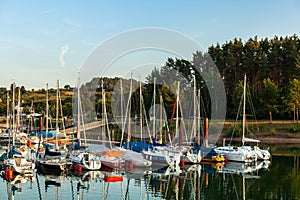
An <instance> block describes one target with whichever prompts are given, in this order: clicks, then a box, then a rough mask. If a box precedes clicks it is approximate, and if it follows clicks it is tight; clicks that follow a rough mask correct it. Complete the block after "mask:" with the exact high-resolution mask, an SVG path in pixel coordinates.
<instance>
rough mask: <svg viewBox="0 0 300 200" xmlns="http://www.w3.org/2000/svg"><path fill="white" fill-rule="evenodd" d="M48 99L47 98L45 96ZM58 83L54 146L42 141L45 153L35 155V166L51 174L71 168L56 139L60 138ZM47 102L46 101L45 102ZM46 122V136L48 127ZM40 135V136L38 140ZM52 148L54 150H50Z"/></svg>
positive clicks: (70, 163) (64, 151) (63, 150)
mask: <svg viewBox="0 0 300 200" xmlns="http://www.w3.org/2000/svg"><path fill="white" fill-rule="evenodd" d="M47 99H48V96H47ZM59 99H60V94H59V81H57V92H56V131H55V132H54V136H53V137H54V143H55V144H54V146H53V144H51V143H47V142H49V140H44V146H45V151H44V152H38V153H37V159H36V164H37V166H38V167H39V168H40V169H42V170H43V171H52V172H57V171H58V172H62V171H65V170H69V169H70V168H71V166H72V162H70V161H69V159H67V157H66V156H67V153H66V149H64V148H63V149H59V147H60V146H59V144H58V138H60V135H61V133H60V132H59V127H58V115H59ZM46 101H47V100H46ZM47 103H48V102H46V104H47ZM46 107H47V108H46V110H47V111H46V112H48V106H46ZM46 120H47V121H48V115H47V116H46ZM47 121H46V134H47V133H48V132H47V129H48V126H47V124H48V123H47ZM40 133H42V122H41V123H40ZM41 138H42V135H41V134H40V139H41ZM51 147H54V149H50V148H51Z"/></svg>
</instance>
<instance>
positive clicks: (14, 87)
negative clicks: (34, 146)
mask: <svg viewBox="0 0 300 200" xmlns="http://www.w3.org/2000/svg"><path fill="white" fill-rule="evenodd" d="M15 90H16V83H15V82H13V101H12V111H13V112H12V113H13V116H12V121H13V128H12V137H13V139H12V145H13V146H15V134H16V125H15Z"/></svg>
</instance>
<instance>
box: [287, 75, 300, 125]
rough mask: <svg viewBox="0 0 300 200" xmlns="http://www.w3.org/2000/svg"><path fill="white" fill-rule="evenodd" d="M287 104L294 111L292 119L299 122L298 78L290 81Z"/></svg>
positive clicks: (299, 81) (299, 83)
mask: <svg viewBox="0 0 300 200" xmlns="http://www.w3.org/2000/svg"><path fill="white" fill-rule="evenodd" d="M288 105H289V106H290V107H291V109H292V110H293V111H294V120H296V121H297V123H298V122H299V112H298V111H299V107H300V80H299V79H293V80H292V82H291V87H290V93H289V98H288Z"/></svg>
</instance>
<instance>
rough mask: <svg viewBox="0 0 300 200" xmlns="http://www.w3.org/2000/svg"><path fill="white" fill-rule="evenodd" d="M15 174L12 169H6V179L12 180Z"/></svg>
mask: <svg viewBox="0 0 300 200" xmlns="http://www.w3.org/2000/svg"><path fill="white" fill-rule="evenodd" d="M13 174H14V172H13V170H11V169H9V168H6V169H5V177H6V178H7V179H11V178H12V177H13Z"/></svg>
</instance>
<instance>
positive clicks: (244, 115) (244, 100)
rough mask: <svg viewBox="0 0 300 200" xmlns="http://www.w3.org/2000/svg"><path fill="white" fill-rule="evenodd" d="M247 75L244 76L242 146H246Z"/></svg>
mask: <svg viewBox="0 0 300 200" xmlns="http://www.w3.org/2000/svg"><path fill="white" fill-rule="evenodd" d="M246 81H247V78H246V74H245V76H244V91H243V95H244V98H243V138H242V144H243V145H244V138H245V124H246Z"/></svg>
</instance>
